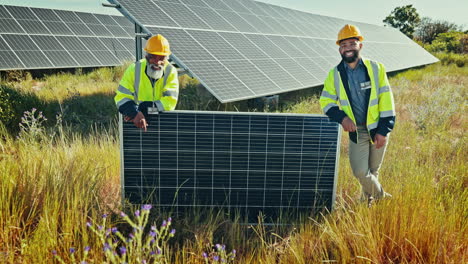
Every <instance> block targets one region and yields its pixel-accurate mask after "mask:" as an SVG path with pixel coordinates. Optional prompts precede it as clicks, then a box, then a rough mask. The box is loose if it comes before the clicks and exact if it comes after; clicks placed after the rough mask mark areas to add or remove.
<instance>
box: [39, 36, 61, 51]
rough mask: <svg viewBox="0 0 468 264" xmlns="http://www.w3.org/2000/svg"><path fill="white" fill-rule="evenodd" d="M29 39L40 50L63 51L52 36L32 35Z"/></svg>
mask: <svg viewBox="0 0 468 264" xmlns="http://www.w3.org/2000/svg"><path fill="white" fill-rule="evenodd" d="M31 38H32V39H33V40H34V42H35V43H36V44H37V45H38V46H39V48H40V49H41V50H65V49H64V48H63V47H62V45H60V43H59V42H58V41H57V39H56V38H55V37H54V36H38V35H32V36H31Z"/></svg>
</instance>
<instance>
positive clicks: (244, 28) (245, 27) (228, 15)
mask: <svg viewBox="0 0 468 264" xmlns="http://www.w3.org/2000/svg"><path fill="white" fill-rule="evenodd" d="M217 12H218V13H219V14H220V15H221V16H222V17H224V19H226V20H227V21H228V22H229V23H230V24H231V25H233V26H234V27H235V28H236V29H237V30H238V31H240V32H256V33H258V30H256V29H255V28H254V27H253V26H252V25H250V24H249V23H248V22H247V21H245V19H243V18H242V17H241V16H239V15H238V14H236V13H235V12H231V11H225V10H217Z"/></svg>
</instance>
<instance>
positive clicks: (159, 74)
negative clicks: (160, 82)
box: [146, 64, 163, 80]
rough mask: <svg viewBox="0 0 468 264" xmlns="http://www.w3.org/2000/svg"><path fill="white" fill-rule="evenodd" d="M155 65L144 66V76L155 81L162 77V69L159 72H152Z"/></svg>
mask: <svg viewBox="0 0 468 264" xmlns="http://www.w3.org/2000/svg"><path fill="white" fill-rule="evenodd" d="M152 66H155V65H152V64H149V65H148V66H146V74H147V75H148V76H149V77H150V78H153V79H155V80H157V79H160V78H161V77H162V76H163V69H161V70H153V67H152Z"/></svg>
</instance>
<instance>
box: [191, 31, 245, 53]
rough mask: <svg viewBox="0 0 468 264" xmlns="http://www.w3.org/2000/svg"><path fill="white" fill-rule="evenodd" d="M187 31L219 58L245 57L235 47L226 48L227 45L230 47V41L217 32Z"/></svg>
mask: <svg viewBox="0 0 468 264" xmlns="http://www.w3.org/2000/svg"><path fill="white" fill-rule="evenodd" d="M187 32H188V33H189V34H190V35H191V36H192V37H193V38H194V39H195V40H196V41H198V43H200V44H201V45H202V46H203V47H205V48H207V49H208V50H209V51H210V52H211V54H212V55H213V56H215V57H216V58H217V59H218V60H219V59H222V60H239V59H243V58H244V57H243V56H242V54H241V53H239V52H238V51H236V50H235V49H234V48H232V47H231V48H230V49H226V47H230V45H229V43H228V42H226V41H225V40H224V39H223V38H222V37H221V36H220V35H218V33H216V32H201V31H197V30H187Z"/></svg>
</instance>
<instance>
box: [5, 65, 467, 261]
mask: <svg viewBox="0 0 468 264" xmlns="http://www.w3.org/2000/svg"><path fill="white" fill-rule="evenodd" d="M108 77H109V76H107V77H99V78H108ZM61 78H62V79H61ZM75 78H76V79H78V78H80V77H74V76H67V77H66V78H64V77H63V76H62V77H60V76H50V77H48V78H46V79H45V80H41V82H44V83H47V84H48V85H47V87H49V88H47V89H45V88H44V89H36V90H34V89H32V90H31V91H32V92H34V93H37V94H38V96H42V98H44V100H47V98H51V97H52V96H55V97H54V98H59V99H58V100H62V99H63V98H65V97H67V96H68V93H66V92H63V90H62V89H63V88H65V87H77V88H76V89H77V91H80V89H84V91H83V92H82V93H83V94H84V93H89V94H93V93H94V91H93V89H92V88H90V87H89V86H92V84H93V83H94V82H95V81H89V80H88V81H83V82H87V83H88V84H89V85H84V86H80V85H79V83H82V82H78V83H76V82H75V80H74V79H75ZM96 78H97V77H96ZM99 80H101V79H99ZM467 81H468V68H467V67H464V68H457V67H456V66H442V65H440V64H436V65H432V66H428V67H425V68H422V69H415V70H409V71H406V72H403V73H400V74H398V75H396V76H393V77H392V78H391V79H390V82H391V84H392V88H393V91H394V95H395V101H396V107H397V114H398V116H397V125H396V128H395V130H394V132H393V133H392V135H391V139H390V145H389V148H388V151H387V154H386V157H385V161H384V164H383V168H382V170H381V181H382V183H383V185H384V187H385V188H386V191H388V192H390V193H392V194H393V198H392V199H388V200H383V201H380V202H378V203H377V204H375V205H374V206H373V207H371V208H368V207H367V206H366V205H365V204H362V203H359V202H358V197H359V184H358V182H357V181H356V180H355V179H354V178H353V176H352V174H351V170H350V168H349V163H348V160H347V156H346V155H347V147H346V144H347V138H346V136H343V139H342V143H343V147H342V149H341V151H342V152H341V157H340V167H339V175H340V177H339V182H338V190H337V201H336V206H335V210H334V211H333V212H332V213H330V214H326V215H323V216H321V217H317V218H309V217H307V216H304V217H301V218H300V219H290V222H291V223H293V225H288V226H283V225H278V226H265V225H263V224H262V223H261V221H260V224H259V225H256V226H245V225H242V224H240V223H239V220H238V219H236V218H234V219H233V218H232V217H227V216H226V215H223V214H220V213H219V212H215V211H202V212H193V214H192V216H191V217H187V218H180V219H177V218H176V217H175V216H173V223H174V226H175V228H176V230H177V233H176V235H175V237H174V238H172V239H171V240H170V241H169V242H168V244H167V245H166V246H167V247H168V248H169V251H165V252H164V254H165V255H166V258H165V259H166V262H169V263H206V262H209V263H216V261H215V260H214V259H215V256H220V255H222V254H224V253H223V252H221V251H218V250H217V248H216V246H215V244H216V243H220V244H225V245H226V248H225V252H231V250H232V249H236V250H237V256H236V257H235V260H234V261H232V260H227V261H230V262H231V263H329V262H331V263H467V262H468V244H467V241H468V237H467V234H468V232H467V216H468V208H467V207H468V191H467V190H468V189H467V185H468V177H467V168H466V163H467V154H466V153H467V152H466V149H467V148H466V147H467V146H466V135H465V134H466V133H465V131H466V129H467V122H466V115H465V112H466V92H467V89H466V87H467ZM30 82H31V83H32V82H34V80H30ZM116 82H117V81H116V80H114V81H113V82H110V83H109V84H108V85H109V87H111V86H112V87H114V88H115V87H116V86H115V85H116ZM49 84H50V85H49ZM16 85H19V86H22V88H21V89H26V90H27V89H29V88H28V83H23V84H16ZM33 86H34V85H32V86H30V88H32V87H33ZM58 87H61V88H58ZM87 89H90V90H87ZM48 90H50V91H48ZM109 91H110V88H109ZM39 93H43V94H42V95H39ZM60 98H62V99H60ZM287 111H288V112H296V113H318V112H319V111H320V109H319V107H318V101H317V98H314V97H312V98H305V99H304V101H302V102H300V103H298V104H296V105H293V106H291V107H290V108H289V109H288V110H287ZM115 127H116V126H115V124H114V125H113V126H112V127H111V129H110V130H106V131H102V130H97V131H95V132H93V133H87V134H80V133H77V132H76V131H69V130H67V128H66V127H65V128H63V127H61V126H58V127H56V128H54V129H55V130H54V129H46V128H44V129H42V128H41V129H39V132H38V133H35V134H34V135H31V133H28V132H27V131H26V132H24V133H23V134H20V136H19V138H17V137H14V136H9V134H8V133H7V132H6V131H4V129H3V131H2V133H1V135H2V136H1V139H0V190H1V192H0V262H5V263H54V262H57V261H58V259H57V258H54V256H53V254H52V253H51V252H52V250H56V251H57V255H59V256H60V257H61V259H63V260H64V262H66V263H71V262H73V259H75V262H76V263H79V261H80V259H81V258H82V257H83V256H84V254H85V253H84V249H85V248H86V246H90V248H91V249H90V251H89V252H88V253H87V254H88V255H87V261H88V262H90V263H103V262H110V261H109V260H108V259H106V257H105V255H104V253H103V250H104V246H103V245H102V241H101V240H100V238H99V237H98V236H96V235H95V234H93V233H92V232H90V230H89V228H87V227H86V223H87V222H93V223H99V222H100V221H101V219H102V214H108V216H107V224H108V226H109V227H111V226H116V227H118V228H119V230H122V233H124V234H125V235H128V232H127V231H128V229H130V231H129V232H131V228H129V226H128V224H127V223H126V222H125V221H124V220H123V219H122V218H121V217H120V216H119V213H120V211H121V210H122V209H123V208H121V207H120V206H121V205H120V196H119V188H120V176H119V173H120V170H119V149H118V148H119V144H118V138H117V136H116V134H117V133H116V131H115ZM57 129H58V130H57ZM60 129H64V130H60ZM36 132H37V131H36ZM127 212H128V211H127ZM131 212H132V211H130V213H131ZM162 217H164V218H167V215H161V214H159V213H158V212H153V215H152V217H151V221H153V220H154V221H159V220H160V219H161V218H162ZM147 228H149V226H148V227H147ZM70 248H74V249H76V252H75V253H73V254H71V253H70ZM203 252H205V253H206V254H207V258H205V257H204V256H203ZM128 262H129V263H136V258H134V259H130V260H128ZM141 262H142V261H141V259H140V262H139V263H141Z"/></svg>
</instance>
